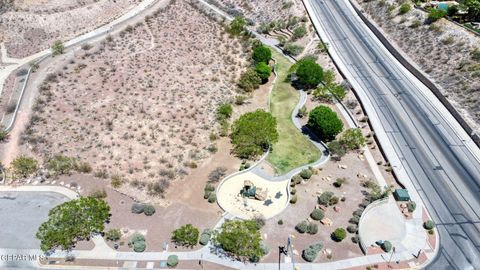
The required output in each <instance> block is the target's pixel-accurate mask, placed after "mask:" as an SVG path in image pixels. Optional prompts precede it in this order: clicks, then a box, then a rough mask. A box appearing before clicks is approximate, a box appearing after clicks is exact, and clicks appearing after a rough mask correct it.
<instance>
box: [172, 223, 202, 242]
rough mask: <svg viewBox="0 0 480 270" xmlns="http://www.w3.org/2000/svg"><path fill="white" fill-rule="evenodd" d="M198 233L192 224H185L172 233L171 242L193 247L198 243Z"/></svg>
mask: <svg viewBox="0 0 480 270" xmlns="http://www.w3.org/2000/svg"><path fill="white" fill-rule="evenodd" d="M199 235H200V231H199V230H198V229H197V228H195V227H193V225H192V224H186V225H183V226H182V227H180V228H178V229H176V230H175V231H173V233H172V241H173V242H175V243H176V244H177V245H180V246H187V247H193V246H195V245H196V244H197V242H198V237H199Z"/></svg>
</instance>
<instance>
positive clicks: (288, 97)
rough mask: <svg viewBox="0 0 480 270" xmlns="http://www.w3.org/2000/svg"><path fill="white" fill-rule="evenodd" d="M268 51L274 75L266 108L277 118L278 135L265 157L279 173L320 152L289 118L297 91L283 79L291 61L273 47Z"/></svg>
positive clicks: (316, 156)
mask: <svg viewBox="0 0 480 270" xmlns="http://www.w3.org/2000/svg"><path fill="white" fill-rule="evenodd" d="M272 53H273V58H274V59H275V61H276V65H275V70H276V72H277V75H278V78H277V80H276V82H275V85H274V87H273V89H272V93H271V100H270V111H271V113H272V115H273V116H274V117H275V118H276V119H277V130H278V134H279V138H278V142H277V143H275V144H274V145H273V147H272V151H271V152H270V154H269V155H268V157H267V161H268V162H270V164H272V165H273V167H274V168H275V171H276V174H278V175H281V174H284V173H287V172H288V171H290V170H292V169H294V168H296V167H299V166H302V165H306V164H309V163H312V162H314V161H316V160H317V159H319V158H320V155H321V154H320V151H319V150H318V148H316V147H315V146H314V145H313V144H312V143H311V142H310V141H309V140H308V139H307V137H305V136H304V135H303V134H302V133H301V131H300V130H298V129H297V128H296V127H295V125H294V124H293V122H292V120H291V114H292V111H293V109H294V108H295V106H296V105H297V103H298V101H299V99H300V93H299V92H298V91H297V90H295V89H294V88H293V87H292V86H291V85H290V82H289V81H288V80H286V79H287V75H288V70H289V69H290V67H291V66H292V63H291V62H290V61H288V60H287V59H286V58H285V57H283V56H282V55H280V54H279V53H277V52H276V51H275V50H273V49H272Z"/></svg>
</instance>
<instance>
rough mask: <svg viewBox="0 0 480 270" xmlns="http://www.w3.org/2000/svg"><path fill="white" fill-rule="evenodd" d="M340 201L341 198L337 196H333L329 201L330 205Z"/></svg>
mask: <svg viewBox="0 0 480 270" xmlns="http://www.w3.org/2000/svg"><path fill="white" fill-rule="evenodd" d="M339 201H340V199H339V198H338V197H337V196H333V197H331V198H330V200H329V201H328V205H335V204H337V203H338V202H339Z"/></svg>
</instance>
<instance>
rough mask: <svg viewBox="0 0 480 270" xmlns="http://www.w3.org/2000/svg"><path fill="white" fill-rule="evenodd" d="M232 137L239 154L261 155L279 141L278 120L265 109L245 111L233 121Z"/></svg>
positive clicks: (241, 155) (242, 155)
mask: <svg viewBox="0 0 480 270" xmlns="http://www.w3.org/2000/svg"><path fill="white" fill-rule="evenodd" d="M230 138H231V141H232V144H233V147H234V148H233V152H234V153H235V154H236V155H237V156H239V157H241V158H251V157H254V156H257V155H260V154H262V153H263V152H264V151H266V150H267V149H268V148H269V147H270V145H271V144H273V143H274V142H276V141H278V132H277V120H276V119H275V117H273V116H272V115H271V114H270V113H268V112H265V111H264V110H256V111H254V112H248V113H245V114H243V115H242V116H240V118H238V119H237V120H235V122H234V123H233V126H232V133H231V135H230Z"/></svg>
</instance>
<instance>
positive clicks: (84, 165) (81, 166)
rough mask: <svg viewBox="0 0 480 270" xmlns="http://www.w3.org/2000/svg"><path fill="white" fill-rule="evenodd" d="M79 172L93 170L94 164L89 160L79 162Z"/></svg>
mask: <svg viewBox="0 0 480 270" xmlns="http://www.w3.org/2000/svg"><path fill="white" fill-rule="evenodd" d="M76 170H77V172H80V173H91V172H92V166H90V164H88V162H79V163H78V165H77V168H76Z"/></svg>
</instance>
